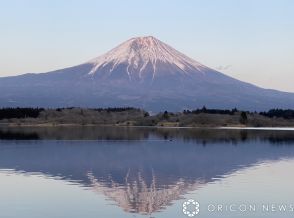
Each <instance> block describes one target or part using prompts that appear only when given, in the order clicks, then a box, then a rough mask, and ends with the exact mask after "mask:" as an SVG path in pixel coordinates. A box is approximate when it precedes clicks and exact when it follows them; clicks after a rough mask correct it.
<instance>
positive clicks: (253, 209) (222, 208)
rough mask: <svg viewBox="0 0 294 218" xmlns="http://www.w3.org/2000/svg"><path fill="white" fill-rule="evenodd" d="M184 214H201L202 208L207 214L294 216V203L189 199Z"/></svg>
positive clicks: (184, 203) (184, 205)
mask: <svg viewBox="0 0 294 218" xmlns="http://www.w3.org/2000/svg"><path fill="white" fill-rule="evenodd" d="M182 209H183V214H184V215H186V216H187V217H194V216H199V215H201V214H200V210H201V211H202V212H203V213H205V214H211V215H212V214H221V213H222V214H228V213H238V214H243V215H244V217H246V215H250V214H252V213H258V214H261V215H266V214H269V213H289V215H292V216H294V203H293V204H283V203H279V204H278V203H261V204H249V203H241V204H240V203H239V204H234V203H232V204H220V203H206V204H201V207H200V203H199V202H198V201H196V200H193V199H189V200H187V201H185V202H183V208H182Z"/></svg>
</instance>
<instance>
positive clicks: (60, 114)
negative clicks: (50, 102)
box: [0, 108, 294, 127]
mask: <svg viewBox="0 0 294 218" xmlns="http://www.w3.org/2000/svg"><path fill="white" fill-rule="evenodd" d="M0 125H4V126H62V125H98V126H99V125H101V126H102V125H117V126H162V127H226V126H236V127H294V111H292V110H270V111H268V112H261V113H257V112H245V111H239V110H237V109H232V110H216V109H206V108H202V109H197V110H193V111H188V110H185V111H183V112H178V113H170V112H167V111H165V112H161V113H158V114H154V115H150V114H149V113H148V112H146V111H144V110H141V109H136V108H106V109H83V108H60V109H42V108H5V109H0Z"/></svg>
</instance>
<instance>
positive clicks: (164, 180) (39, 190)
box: [0, 127, 294, 218]
mask: <svg viewBox="0 0 294 218" xmlns="http://www.w3.org/2000/svg"><path fill="white" fill-rule="evenodd" d="M293 172H294V130H293V129H280V130H279V129H277V130H275V129H266V130H260V129H246V130H244V129H189V128H182V129H176V128H135V127H129V128H125V127H38V128H36V127H25V128H24V127H10V128H4V127H3V128H1V129H0V218H6V217H7V218H40V217H42V218H57V217H58V218H69V217H70V218H94V217H95V218H97V217H102V218H106V217H113V218H116V217H117V218H128V217H130V218H131V217H132V218H133V217H166V218H167V217H168V218H173V217H175V218H177V217H179V218H181V217H183V218H184V217H193V216H194V217H203V218H207V217H212V218H213V217H250V218H251V217H259V218H260V217H275V218H281V217H292V216H294V189H293V184H294V174H293ZM189 200H191V201H189ZM185 202H186V203H185ZM183 203H185V205H186V207H185V208H183ZM183 209H184V212H185V214H184V213H183ZM189 215H190V216H189Z"/></svg>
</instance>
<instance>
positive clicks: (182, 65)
mask: <svg viewBox="0 0 294 218" xmlns="http://www.w3.org/2000/svg"><path fill="white" fill-rule="evenodd" d="M89 63H91V64H93V65H94V67H93V68H92V69H91V71H90V72H89V74H95V73H97V72H98V71H99V70H100V69H101V68H103V67H105V66H107V65H111V68H110V70H109V73H111V72H113V71H114V70H115V69H116V68H117V67H118V66H119V65H121V64H124V65H125V66H126V73H127V74H128V76H129V78H131V76H132V75H131V74H132V72H134V71H136V73H137V74H139V78H141V77H142V73H143V72H144V70H145V69H146V68H147V66H148V64H151V66H152V68H151V69H150V70H148V72H147V73H152V78H153V79H154V77H155V76H156V74H160V73H161V72H160V71H159V70H158V68H159V65H162V64H164V65H169V66H170V68H172V69H175V71H176V72H180V73H182V74H189V73H205V72H204V69H207V67H205V66H204V65H202V64H200V63H198V62H196V61H194V60H193V59H191V58H189V57H187V56H186V55H184V54H182V53H180V52H178V51H177V50H175V49H174V48H172V47H170V46H169V45H167V44H165V43H163V42H161V41H160V40H158V39H156V38H154V37H152V36H148V37H138V38H132V39H130V40H128V41H126V42H124V43H122V44H120V45H119V46H117V47H116V48H114V49H112V50H111V51H109V52H107V53H106V54H104V55H102V56H100V57H98V58H95V59H93V60H91V61H89ZM131 69H132V72H131ZM175 71H174V72H175ZM170 73H173V71H170Z"/></svg>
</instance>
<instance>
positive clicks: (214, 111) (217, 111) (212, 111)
mask: <svg viewBox="0 0 294 218" xmlns="http://www.w3.org/2000/svg"><path fill="white" fill-rule="evenodd" d="M236 112H238V110H237V108H234V109H232V110H222V109H207V108H206V107H203V108H201V109H196V110H192V111H190V110H184V111H183V113H184V114H201V113H206V114H228V115H234V114H235V113H236Z"/></svg>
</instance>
